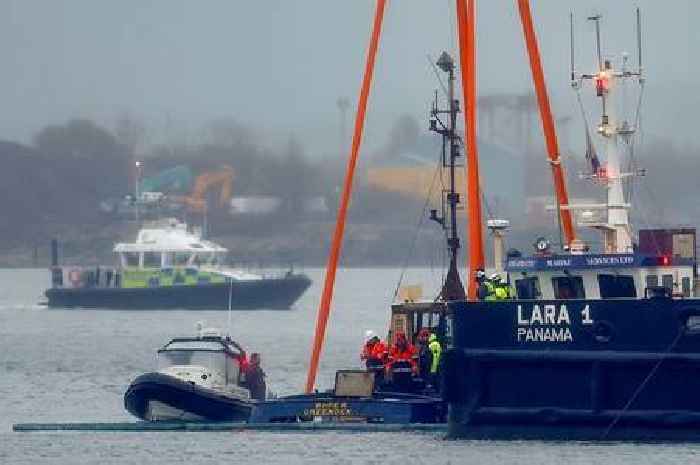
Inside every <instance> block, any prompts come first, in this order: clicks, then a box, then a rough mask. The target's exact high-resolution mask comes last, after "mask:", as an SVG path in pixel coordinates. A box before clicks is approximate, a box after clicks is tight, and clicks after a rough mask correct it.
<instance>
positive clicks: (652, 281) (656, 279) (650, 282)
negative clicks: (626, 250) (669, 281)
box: [647, 274, 659, 288]
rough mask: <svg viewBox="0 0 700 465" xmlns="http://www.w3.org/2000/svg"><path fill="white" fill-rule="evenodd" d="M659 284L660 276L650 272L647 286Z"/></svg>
mask: <svg viewBox="0 0 700 465" xmlns="http://www.w3.org/2000/svg"><path fill="white" fill-rule="evenodd" d="M658 286H659V277H658V276H657V275H655V274H648V275H647V288H650V287H658Z"/></svg>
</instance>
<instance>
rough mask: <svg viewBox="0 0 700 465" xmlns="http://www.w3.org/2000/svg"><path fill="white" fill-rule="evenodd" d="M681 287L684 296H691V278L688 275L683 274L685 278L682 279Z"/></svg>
mask: <svg viewBox="0 0 700 465" xmlns="http://www.w3.org/2000/svg"><path fill="white" fill-rule="evenodd" d="M681 289H682V291H683V297H690V278H689V277H688V276H683V279H681Z"/></svg>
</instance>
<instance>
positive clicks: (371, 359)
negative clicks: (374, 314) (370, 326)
mask: <svg viewBox="0 0 700 465" xmlns="http://www.w3.org/2000/svg"><path fill="white" fill-rule="evenodd" d="M386 358H387V348H386V345H385V344H384V343H383V342H382V341H381V339H379V337H378V336H377V335H375V334H374V331H372V330H369V331H367V332H366V333H365V345H364V347H363V348H362V354H360V360H362V361H363V362H365V366H366V367H367V369H368V370H371V369H377V368H381V367H383V366H384V363H385V362H386Z"/></svg>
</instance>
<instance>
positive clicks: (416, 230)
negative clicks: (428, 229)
mask: <svg viewBox="0 0 700 465" xmlns="http://www.w3.org/2000/svg"><path fill="white" fill-rule="evenodd" d="M441 164H442V162H440V164H438V166H437V168H436V169H435V172H434V173H433V179H432V181H431V182H430V187H429V188H428V195H426V197H425V202H424V203H423V209H422V210H421V213H420V217H419V218H418V224H417V225H416V227H415V228H414V231H413V238H412V239H411V246H410V247H409V250H408V254H406V256H405V258H404V262H403V264H402V266H401V273H400V275H399V280H398V283H397V284H396V289H395V290H394V297H393V299H392V300H396V296H397V295H398V294H399V289H400V288H401V283H402V282H403V278H404V275H405V274H406V269H407V268H408V260H409V257H412V256H413V250H414V249H415V245H416V240H417V239H418V233H419V232H420V229H421V227H422V226H423V222H424V221H425V216H426V215H425V212H426V209H427V208H428V205H429V204H430V198H431V197H432V193H433V187H434V186H435V181H436V179H437V178H438V173H441V172H442V170H441V169H440V165H441ZM440 177H442V176H440Z"/></svg>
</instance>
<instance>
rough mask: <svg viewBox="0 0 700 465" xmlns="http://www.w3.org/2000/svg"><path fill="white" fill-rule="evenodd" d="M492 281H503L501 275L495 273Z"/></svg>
mask: <svg viewBox="0 0 700 465" xmlns="http://www.w3.org/2000/svg"><path fill="white" fill-rule="evenodd" d="M491 279H492V280H494V281H500V280H501V275H500V274H498V273H494V274H492V275H491Z"/></svg>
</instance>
